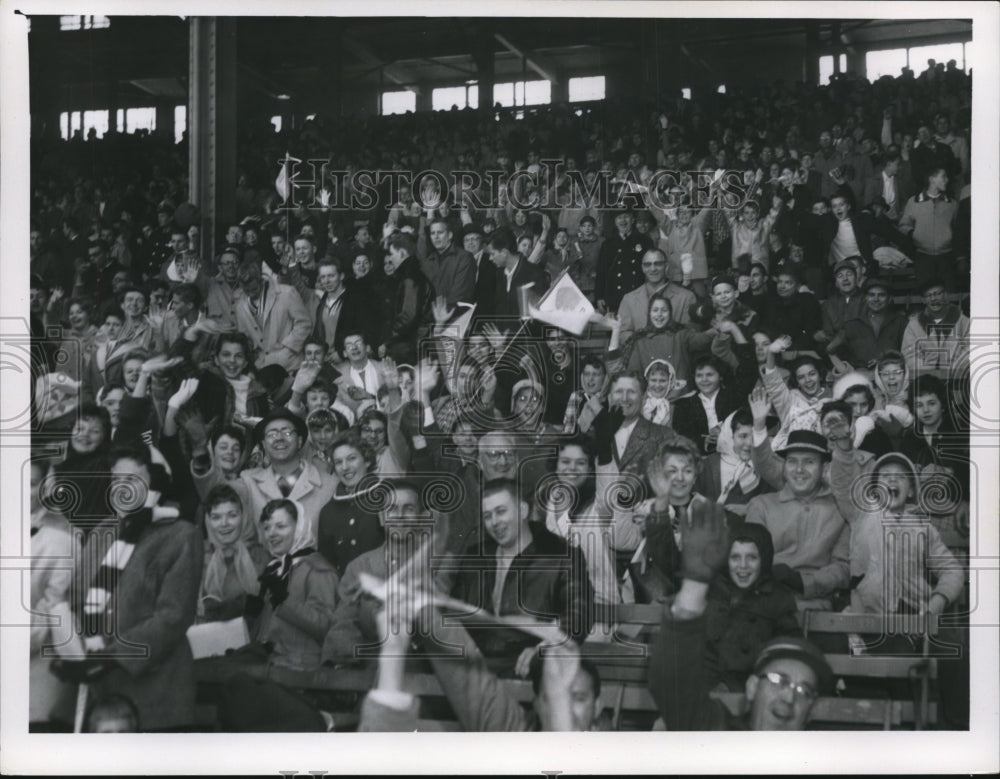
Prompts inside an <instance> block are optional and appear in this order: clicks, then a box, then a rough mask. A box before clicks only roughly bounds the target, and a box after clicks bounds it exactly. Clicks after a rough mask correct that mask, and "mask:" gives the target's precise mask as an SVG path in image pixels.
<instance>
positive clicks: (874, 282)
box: [865, 277, 891, 292]
mask: <svg viewBox="0 0 1000 779" xmlns="http://www.w3.org/2000/svg"><path fill="white" fill-rule="evenodd" d="M875 287H878V288H879V289H884V290H885V291H886V292H890V291H891V289H890V287H889V282H887V281H886V280H885V279H880V278H876V277H872V278H870V279H867V280H866V281H865V292H867V291H868V290H870V289H874V288H875Z"/></svg>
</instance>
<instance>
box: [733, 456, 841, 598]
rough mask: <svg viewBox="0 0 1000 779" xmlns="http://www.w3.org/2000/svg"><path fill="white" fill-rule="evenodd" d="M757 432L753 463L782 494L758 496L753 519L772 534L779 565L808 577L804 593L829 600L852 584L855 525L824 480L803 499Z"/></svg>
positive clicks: (750, 513)
mask: <svg viewBox="0 0 1000 779" xmlns="http://www.w3.org/2000/svg"><path fill="white" fill-rule="evenodd" d="M757 441H758V439H757V438H756V436H755V439H754V448H753V465H754V468H756V470H757V473H759V474H760V476H761V478H762V479H764V480H765V481H767V482H768V483H770V484H771V485H773V486H774V487H777V488H778V492H772V493H767V494H765V495H758V496H757V497H755V498H753V499H752V500H751V501H750V503H749V504H747V514H746V521H747V522H756V523H758V524H760V525H763V526H764V527H766V528H767V529H768V530H769V531H770V532H771V538H772V539H773V540H774V564H775V565H779V564H784V565H787V566H788V567H789V568H792V569H793V570H795V571H797V572H798V573H799V574H800V575H801V576H802V584H803V593H802V597H803V598H806V599H809V598H823V597H826V596H828V595H830V594H831V593H832V592H833V591H834V590H838V589H844V588H846V587H847V586H848V584H849V573H848V571H849V568H848V560H849V556H850V539H851V529H850V527H849V526H848V524H847V522H845V521H844V518H843V516H842V515H841V513H840V510H839V508H838V506H837V502H836V501H835V499H834V496H833V493H832V491H831V489H830V486H829V484H828V483H827V481H826V480H825V479H824V480H823V481H821V483H820V487H819V490H818V491H817V492H816V493H815V494H814V495H813V496H812V497H810V498H797V497H795V495H793V494H792V491H791V490H790V489H789V488H788V486H787V485H786V484H785V483H784V473H783V470H784V463H783V462H782V460H781V458H780V457H778V455H776V454H775V453H774V451H773V450H772V449H771V442H770V439H765V440H764V442H763V443H758V442H757Z"/></svg>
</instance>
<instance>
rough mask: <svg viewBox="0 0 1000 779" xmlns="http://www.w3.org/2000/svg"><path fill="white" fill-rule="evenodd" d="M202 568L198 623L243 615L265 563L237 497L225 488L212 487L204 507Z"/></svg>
mask: <svg viewBox="0 0 1000 779" xmlns="http://www.w3.org/2000/svg"><path fill="white" fill-rule="evenodd" d="M204 509H205V535H206V536H207V542H206V544H205V567H204V570H203V573H202V578H201V592H200V594H199V596H198V622H218V621H225V620H230V619H235V618H237V617H240V616H242V615H243V612H244V608H245V606H246V600H247V597H248V596H254V595H257V594H258V593H259V592H260V581H258V577H259V576H260V575H261V573H262V572H263V570H264V566H265V564H266V563H267V561H268V554H267V552H266V551H265V550H264V549H263V548H262V547H261V546H260V544H259V543H257V530H256V528H255V527H254V526H253V522H252V521H251V520H250V518H249V516H248V515H247V512H246V510H245V509H244V507H243V502H242V501H241V500H240V496H239V494H238V493H237V492H236V490H234V489H233V488H232V487H230V486H229V485H228V484H220V485H218V486H216V487H213V488H212V490H211V491H210V492H209V493H208V497H207V498H206V499H205V503H204Z"/></svg>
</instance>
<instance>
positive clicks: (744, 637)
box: [705, 522, 801, 692]
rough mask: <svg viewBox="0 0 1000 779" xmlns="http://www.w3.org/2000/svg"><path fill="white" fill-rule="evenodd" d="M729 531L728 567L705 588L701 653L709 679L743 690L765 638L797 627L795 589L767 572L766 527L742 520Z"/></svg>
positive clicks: (769, 545) (770, 558) (770, 556)
mask: <svg viewBox="0 0 1000 779" xmlns="http://www.w3.org/2000/svg"><path fill="white" fill-rule="evenodd" d="M730 537H731V543H730V546H729V566H728V569H727V570H723V571H721V572H719V573H718V574H717V575H716V577H715V579H714V580H713V581H712V586H711V588H710V589H709V591H708V609H707V611H706V626H705V630H706V639H707V645H706V649H707V651H706V658H705V659H706V665H707V671H708V674H709V680H710V684H712V685H716V683H718V685H721V686H723V687H725V689H727V690H729V691H731V692H742V691H743V686H744V684H745V682H746V678H747V676H748V675H749V673H750V672H751V671H752V670H753V665H754V661H755V660H756V659H757V655H758V654H759V652H760V650H761V648H762V647H763V646H764V644H766V643H767V642H768V641H770V640H771V639H772V638H774V637H775V636H797V635H801V630H800V629H799V624H798V621H797V620H796V618H795V614H796V606H795V595H794V594H793V593H792V591H791V590H790V589H789V588H788V587H787V586H786V585H784V584H782V583H781V582H776V581H775V580H774V579H773V578H772V576H771V566H772V564H773V562H774V543H773V541H772V540H771V534H770V532H768V530H767V528H766V527H764V526H763V525H758V524H755V523H753V522H746V523H743V524H742V525H741V526H740V527H739V528H738V529H736V530H733V531H731V533H730Z"/></svg>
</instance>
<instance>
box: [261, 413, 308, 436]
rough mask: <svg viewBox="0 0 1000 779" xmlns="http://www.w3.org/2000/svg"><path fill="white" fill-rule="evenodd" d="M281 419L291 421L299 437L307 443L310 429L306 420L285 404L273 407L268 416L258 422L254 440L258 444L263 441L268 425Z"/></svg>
mask: <svg viewBox="0 0 1000 779" xmlns="http://www.w3.org/2000/svg"><path fill="white" fill-rule="evenodd" d="M279 419H284V420H285V421H286V422H291V423H292V425H293V426H294V427H295V432H296V433H298V434H299V438H300V439H302V442H303V443H305V440H306V438H307V437H308V436H309V430H308V428H307V427H306V423H305V421H304V420H303V419H302V417H300V416H298V415H297V414H293V413H292V412H291V411H289V410H288V409H287V408H285V407H284V406H279V407H278V408H275V409H272V410H271V411H269V412H268V413H267V416H265V417H264V418H263V419H262V420H260V422H258V423H257V426H256V427H255V428H254V429H253V440H254V442H255V443H258V444H260V443H263V441H264V431H265V430H266V429H267V426H268V425H269V424H271V422H274V421H276V420H279Z"/></svg>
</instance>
